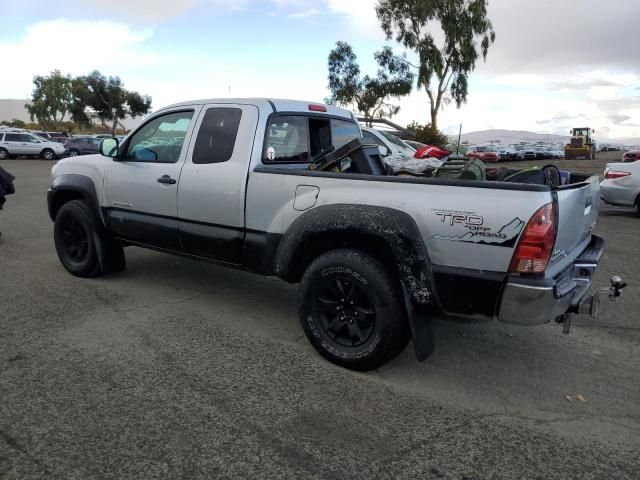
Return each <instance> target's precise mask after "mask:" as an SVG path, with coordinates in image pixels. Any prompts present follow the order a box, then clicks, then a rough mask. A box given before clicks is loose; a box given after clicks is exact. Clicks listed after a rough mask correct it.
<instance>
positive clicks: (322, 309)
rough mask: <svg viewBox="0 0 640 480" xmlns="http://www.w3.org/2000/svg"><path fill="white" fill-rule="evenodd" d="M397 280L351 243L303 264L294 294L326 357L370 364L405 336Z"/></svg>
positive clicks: (356, 365)
mask: <svg viewBox="0 0 640 480" xmlns="http://www.w3.org/2000/svg"><path fill="white" fill-rule="evenodd" d="M398 290H399V288H398V284H397V282H394V281H393V279H392V277H391V276H390V275H389V273H388V272H387V271H386V269H385V267H384V266H383V265H382V264H381V263H380V262H379V261H377V260H376V259H374V258H373V257H371V256H369V255H367V254H366V253H363V252H360V251H358V250H353V249H346V248H345V249H338V250H332V251H330V252H327V253H325V254H323V255H321V256H319V257H318V258H317V259H315V260H314V261H313V262H312V263H311V265H310V266H309V267H308V268H307V270H306V272H305V273H304V275H303V277H302V281H301V284H300V290H299V296H298V311H299V315H300V321H301V322H302V328H303V329H304V332H305V334H306V335H307V337H308V338H309V340H310V342H311V344H312V345H313V347H314V348H315V349H316V350H317V351H318V353H320V355H322V356H323V357H324V358H326V359H327V360H329V361H331V362H333V363H335V364H337V365H341V366H343V367H346V368H350V369H352V370H360V371H365V370H372V369H374V368H377V367H379V366H381V365H383V364H385V363H387V362H388V361H390V360H391V359H393V358H394V357H396V356H397V355H398V354H399V353H400V352H402V350H404V348H405V347H406V345H407V342H408V341H409V328H408V324H407V321H406V319H405V317H404V311H403V309H402V306H401V303H400V300H399V293H398Z"/></svg>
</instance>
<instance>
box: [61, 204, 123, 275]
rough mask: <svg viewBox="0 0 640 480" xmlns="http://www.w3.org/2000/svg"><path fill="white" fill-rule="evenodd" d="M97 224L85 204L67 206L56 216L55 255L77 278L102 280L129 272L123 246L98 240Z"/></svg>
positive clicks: (110, 241) (102, 237)
mask: <svg viewBox="0 0 640 480" xmlns="http://www.w3.org/2000/svg"><path fill="white" fill-rule="evenodd" d="M94 222H95V216H94V215H93V214H92V212H91V210H90V209H89V207H88V206H87V204H86V203H85V202H84V201H82V200H72V201H70V202H67V203H65V204H64V205H63V206H62V207H60V210H59V211H58V213H57V215H56V219H55V223H54V230H53V237H54V242H55V246H56V252H57V253H58V258H59V259H60V262H61V263H62V266H63V267H64V268H65V269H66V270H67V271H68V272H69V273H71V274H72V275H75V276H76V277H83V278H91V277H99V276H101V275H105V274H108V273H116V272H120V271H122V270H124V269H125V268H126V262H125V256H124V250H123V248H122V246H121V245H120V244H119V243H118V242H116V241H115V240H113V239H110V238H107V237H105V236H99V235H98V233H97V232H96V228H95V224H94Z"/></svg>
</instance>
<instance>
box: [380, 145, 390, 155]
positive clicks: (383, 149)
mask: <svg viewBox="0 0 640 480" xmlns="http://www.w3.org/2000/svg"><path fill="white" fill-rule="evenodd" d="M378 152H380V156H381V157H386V156H387V155H389V149H388V148H387V147H385V146H384V145H380V146H379V147H378Z"/></svg>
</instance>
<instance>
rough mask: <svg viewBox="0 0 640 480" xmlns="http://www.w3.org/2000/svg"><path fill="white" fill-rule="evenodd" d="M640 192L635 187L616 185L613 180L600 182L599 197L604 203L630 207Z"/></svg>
mask: <svg viewBox="0 0 640 480" xmlns="http://www.w3.org/2000/svg"><path fill="white" fill-rule="evenodd" d="M639 194H640V191H638V189H637V188H633V187H628V186H625V185H618V184H617V183H615V181H614V180H603V181H602V182H600V197H601V198H602V200H604V201H605V202H606V203H610V204H612V205H623V206H629V207H632V206H633V205H634V203H635V201H636V197H637V196H638V195H639Z"/></svg>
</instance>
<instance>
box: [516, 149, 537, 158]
mask: <svg viewBox="0 0 640 480" xmlns="http://www.w3.org/2000/svg"><path fill="white" fill-rule="evenodd" d="M535 159H536V150H535V148H533V147H529V146H524V147H522V148H521V149H520V150H518V160H535Z"/></svg>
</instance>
